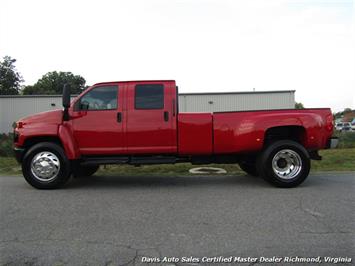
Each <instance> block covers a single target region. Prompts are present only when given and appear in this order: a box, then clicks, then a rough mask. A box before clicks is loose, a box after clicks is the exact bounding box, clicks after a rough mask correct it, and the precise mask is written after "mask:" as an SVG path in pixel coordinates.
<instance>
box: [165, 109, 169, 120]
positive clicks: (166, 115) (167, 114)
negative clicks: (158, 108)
mask: <svg viewBox="0 0 355 266" xmlns="http://www.w3.org/2000/svg"><path fill="white" fill-rule="evenodd" d="M164 121H169V112H168V111H165V112H164Z"/></svg>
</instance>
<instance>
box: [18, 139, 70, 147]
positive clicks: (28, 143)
mask: <svg viewBox="0 0 355 266" xmlns="http://www.w3.org/2000/svg"><path fill="white" fill-rule="evenodd" d="M40 142H53V143H56V144H58V145H59V146H61V147H63V145H62V142H61V141H60V139H59V138H58V137H54V136H41V137H33V138H28V139H26V140H25V142H24V145H23V146H24V148H25V149H28V148H30V147H32V146H33V145H35V144H37V143H40Z"/></svg>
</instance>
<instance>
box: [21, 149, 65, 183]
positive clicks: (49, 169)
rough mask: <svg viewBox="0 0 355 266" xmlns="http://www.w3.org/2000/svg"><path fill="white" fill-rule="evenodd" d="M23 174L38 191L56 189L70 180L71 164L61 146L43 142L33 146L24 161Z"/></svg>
mask: <svg viewBox="0 0 355 266" xmlns="http://www.w3.org/2000/svg"><path fill="white" fill-rule="evenodd" d="M22 173H23V176H24V177H25V179H26V181H27V182H28V183H29V184H30V185H31V186H33V187H35V188H38V189H55V188H59V187H61V186H63V185H64V184H65V183H66V182H67V181H68V180H69V178H70V174H71V171H70V162H69V160H68V159H67V157H66V156H65V153H64V150H63V148H62V147H61V146H59V145H58V144H55V143H51V142H41V143H38V144H36V145H34V146H32V147H31V148H30V149H29V150H28V151H27V152H26V154H25V156H24V158H23V161H22Z"/></svg>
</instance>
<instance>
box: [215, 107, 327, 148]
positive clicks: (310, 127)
mask: <svg viewBox="0 0 355 266" xmlns="http://www.w3.org/2000/svg"><path fill="white" fill-rule="evenodd" d="M329 114H331V111H330V109H304V110H270V111H250V112H231V113H215V114H214V115H213V127H214V152H215V153H216V154H219V153H239V152H251V151H258V150H261V149H262V147H263V144H264V136H265V133H266V131H267V130H268V129H270V128H273V127H280V126H300V127H303V128H304V129H305V136H304V139H303V145H304V146H305V147H306V148H308V149H321V148H324V147H325V145H326V141H327V140H328V139H329V138H330V137H331V135H332V128H331V130H329V129H328V130H326V117H327V116H329ZM328 123H329V121H328Z"/></svg>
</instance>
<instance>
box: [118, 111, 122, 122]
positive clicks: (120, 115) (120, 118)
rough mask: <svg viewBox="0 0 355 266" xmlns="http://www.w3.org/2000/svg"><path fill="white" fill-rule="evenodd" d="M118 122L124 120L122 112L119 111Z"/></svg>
mask: <svg viewBox="0 0 355 266" xmlns="http://www.w3.org/2000/svg"><path fill="white" fill-rule="evenodd" d="M117 122H118V123H121V122H122V113H121V112H118V113H117Z"/></svg>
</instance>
